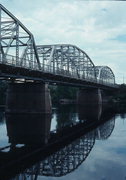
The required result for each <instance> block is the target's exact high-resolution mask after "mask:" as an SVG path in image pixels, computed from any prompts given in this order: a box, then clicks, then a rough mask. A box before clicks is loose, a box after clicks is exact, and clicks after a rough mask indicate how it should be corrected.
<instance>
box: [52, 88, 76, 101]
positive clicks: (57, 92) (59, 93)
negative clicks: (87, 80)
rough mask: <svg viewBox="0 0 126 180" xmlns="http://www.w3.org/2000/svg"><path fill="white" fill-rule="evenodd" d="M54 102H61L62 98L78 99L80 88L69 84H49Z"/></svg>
mask: <svg viewBox="0 0 126 180" xmlns="http://www.w3.org/2000/svg"><path fill="white" fill-rule="evenodd" d="M49 89H50V93H51V98H52V102H53V103H59V101H60V100H61V99H70V100H75V99H76V93H77V91H78V88H75V87H68V86H49Z"/></svg>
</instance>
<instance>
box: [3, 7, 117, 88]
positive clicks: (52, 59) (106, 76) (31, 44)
mask: <svg viewBox="0 0 126 180" xmlns="http://www.w3.org/2000/svg"><path fill="white" fill-rule="evenodd" d="M0 63H1V64H7V65H11V66H15V67H21V68H25V69H28V70H31V69H32V70H35V71H36V70H37V71H39V72H44V73H51V74H53V75H60V76H67V77H69V78H76V79H81V80H84V81H87V82H93V83H102V84H105V85H108V86H113V85H115V76H114V74H113V72H112V70H111V69H110V68H109V67H107V66H104V67H103V66H96V67H95V65H94V63H93V62H92V60H91V59H90V57H89V56H88V55H87V54H86V53H85V52H84V51H83V50H81V49H80V48H78V47H76V46H74V45H70V44H57V45H39V46H36V44H35V40H34V37H33V35H32V33H31V32H30V31H29V30H28V29H27V28H26V27H25V26H24V25H23V24H22V23H21V22H20V21H19V20H18V19H17V18H16V17H15V16H14V15H13V14H12V13H10V12H9V11H8V10H7V9H6V8H5V7H3V6H2V5H1V4H0ZM115 86H116V85H115Z"/></svg>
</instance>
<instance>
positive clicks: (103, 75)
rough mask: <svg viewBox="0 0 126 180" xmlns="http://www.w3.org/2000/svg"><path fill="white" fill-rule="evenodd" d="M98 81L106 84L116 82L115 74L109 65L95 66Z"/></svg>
mask: <svg viewBox="0 0 126 180" xmlns="http://www.w3.org/2000/svg"><path fill="white" fill-rule="evenodd" d="M95 71H96V76H97V81H98V82H99V83H104V84H112V85H114V84H115V75H114V73H113V71H112V70H111V68H110V67H108V66H95Z"/></svg>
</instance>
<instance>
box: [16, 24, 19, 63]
mask: <svg viewBox="0 0 126 180" xmlns="http://www.w3.org/2000/svg"><path fill="white" fill-rule="evenodd" d="M16 65H17V66H18V65H19V23H18V22H17V23H16Z"/></svg>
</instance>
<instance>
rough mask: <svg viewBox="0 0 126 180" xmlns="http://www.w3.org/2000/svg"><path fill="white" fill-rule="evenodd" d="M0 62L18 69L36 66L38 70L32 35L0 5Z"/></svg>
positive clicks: (38, 63) (37, 58) (38, 64)
mask: <svg viewBox="0 0 126 180" xmlns="http://www.w3.org/2000/svg"><path fill="white" fill-rule="evenodd" d="M0 62H1V63H3V64H9V65H13V66H18V67H29V68H32V67H33V66H36V67H37V68H38V69H40V62H39V57H38V54H37V50H36V45H35V40H34V36H33V34H32V33H31V32H30V31H29V30H28V29H27V28H26V27H25V26H24V25H23V24H22V23H21V22H20V21H19V20H18V19H17V18H16V17H15V16H14V15H13V14H12V13H10V12H9V11H8V10H7V9H6V8H5V7H4V6H2V5H1V4H0Z"/></svg>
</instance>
